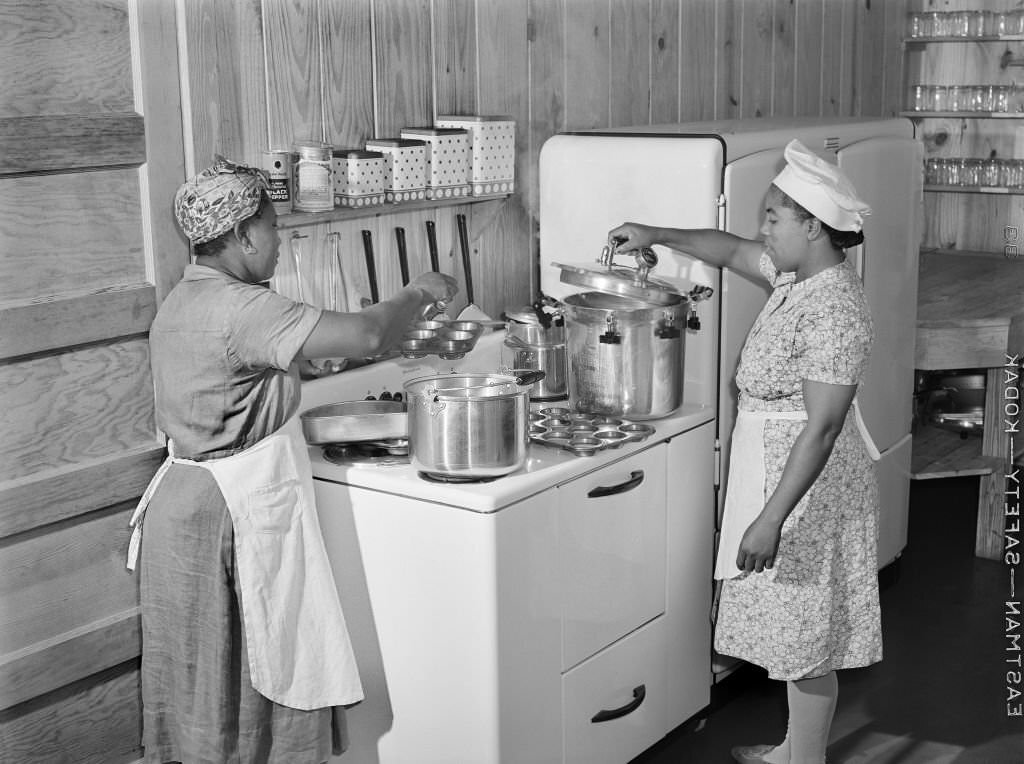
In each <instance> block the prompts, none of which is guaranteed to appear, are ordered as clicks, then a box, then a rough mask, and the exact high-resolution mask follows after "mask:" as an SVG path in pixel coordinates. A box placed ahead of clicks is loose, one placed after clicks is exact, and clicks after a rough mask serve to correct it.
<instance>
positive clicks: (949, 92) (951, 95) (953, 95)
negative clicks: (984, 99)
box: [946, 85, 971, 111]
mask: <svg viewBox="0 0 1024 764" xmlns="http://www.w3.org/2000/svg"><path fill="white" fill-rule="evenodd" d="M970 94H971V89H970V87H969V86H964V85H950V86H948V87H947V88H946V108H948V109H949V110H950V111H970V110H971V99H970Z"/></svg>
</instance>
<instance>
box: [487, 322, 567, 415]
mask: <svg viewBox="0 0 1024 764" xmlns="http://www.w3.org/2000/svg"><path fill="white" fill-rule="evenodd" d="M505 317H506V323H505V341H504V343H503V344H502V347H501V365H502V366H503V367H505V368H509V369H537V370H539V371H543V372H544V379H542V380H541V381H540V382H538V383H537V384H536V385H535V386H534V388H533V389H532V390H531V391H530V399H531V400H535V401H557V400H562V399H564V398H565V397H566V396H567V395H568V394H569V390H568V385H567V382H566V364H565V324H564V319H563V318H562V316H561V314H560V313H558V314H553V315H552V314H549V313H547V312H545V311H543V310H542V309H541V308H540V306H539V303H538V305H537V307H527V308H520V309H518V310H514V311H508V312H506V314H505Z"/></svg>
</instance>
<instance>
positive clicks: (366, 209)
mask: <svg viewBox="0 0 1024 764" xmlns="http://www.w3.org/2000/svg"><path fill="white" fill-rule="evenodd" d="M510 196H511V194H486V195H480V196H459V197H449V198H444V199H417V200H415V201H408V202H385V203H383V204H370V205H364V206H362V207H341V206H336V207H334V209H331V210H325V211H323V212H286V213H282V214H280V215H278V216H277V227H278V228H301V227H303V226H311V225H318V224H321V223H336V222H340V221H345V220H359V219H363V218H373V217H381V216H384V215H398V214H400V213H403V212H419V211H422V210H432V209H437V208H439V207H454V206H457V205H463V204H479V203H481V202H493V201H500V200H502V199H508V198H509V197H510Z"/></svg>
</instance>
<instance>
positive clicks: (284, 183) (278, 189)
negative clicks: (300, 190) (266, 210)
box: [260, 149, 292, 215]
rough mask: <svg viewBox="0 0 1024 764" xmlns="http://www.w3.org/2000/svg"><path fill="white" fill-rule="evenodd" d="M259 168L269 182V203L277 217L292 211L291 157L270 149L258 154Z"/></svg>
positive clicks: (288, 154) (284, 152)
mask: <svg viewBox="0 0 1024 764" xmlns="http://www.w3.org/2000/svg"><path fill="white" fill-rule="evenodd" d="M260 166H261V167H262V169H263V170H265V171H266V173H267V178H268V179H269V180H270V189H269V193H270V201H271V202H272V203H273V205H274V210H275V211H276V212H277V214H278V215H285V214H287V213H289V212H291V211H292V155H291V152H289V151H283V150H278V149H272V150H270V151H264V152H261V154H260Z"/></svg>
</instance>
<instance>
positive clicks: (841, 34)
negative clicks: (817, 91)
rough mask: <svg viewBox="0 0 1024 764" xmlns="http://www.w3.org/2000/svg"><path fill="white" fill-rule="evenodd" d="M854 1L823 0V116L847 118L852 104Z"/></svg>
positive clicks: (852, 110) (853, 112)
mask: <svg viewBox="0 0 1024 764" xmlns="http://www.w3.org/2000/svg"><path fill="white" fill-rule="evenodd" d="M854 8H855V0H824V6H823V9H822V11H823V17H822V28H821V50H822V57H821V71H822V87H821V98H822V110H821V116H823V117H849V116H853V115H854V114H855V106H854V103H853V73H852V69H851V67H852V64H853V61H852V57H853V51H854V47H853V35H854V28H853V23H854V22H853V14H854Z"/></svg>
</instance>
